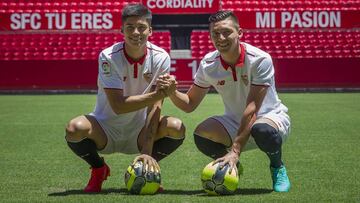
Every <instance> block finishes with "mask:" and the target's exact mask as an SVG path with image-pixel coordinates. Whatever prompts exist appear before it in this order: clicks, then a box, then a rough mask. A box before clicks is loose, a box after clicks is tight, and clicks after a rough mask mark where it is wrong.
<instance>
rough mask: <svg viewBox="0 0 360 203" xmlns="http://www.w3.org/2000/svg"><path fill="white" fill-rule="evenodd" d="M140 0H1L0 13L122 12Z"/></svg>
mask: <svg viewBox="0 0 360 203" xmlns="http://www.w3.org/2000/svg"><path fill="white" fill-rule="evenodd" d="M139 2H141V1H140V0H139V1H127V0H125V1H122V0H114V1H111V0H100V1H95V0H54V1H51V0H32V1H22V0H6V1H2V2H0V13H14V12H27V13H32V12H46V13H49V12H50V13H52V12H65V13H67V12H68V13H71V12H89V13H92V12H120V11H121V10H122V8H123V7H124V6H125V5H126V4H129V3H139Z"/></svg>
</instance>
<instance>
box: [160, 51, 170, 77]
mask: <svg viewBox="0 0 360 203" xmlns="http://www.w3.org/2000/svg"><path fill="white" fill-rule="evenodd" d="M159 65H160V67H159V68H160V70H159V75H164V74H166V73H168V74H169V73H170V67H171V60H170V56H169V55H168V54H166V55H163V57H162V60H161V61H160V63H159Z"/></svg>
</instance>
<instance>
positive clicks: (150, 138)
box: [141, 100, 162, 156]
mask: <svg viewBox="0 0 360 203" xmlns="http://www.w3.org/2000/svg"><path fill="white" fill-rule="evenodd" d="M161 107H162V100H160V101H157V102H155V104H154V105H153V106H152V107H151V109H149V111H148V115H147V118H146V123H145V142H144V146H143V147H142V150H141V153H142V154H147V155H150V156H151V154H152V150H153V145H154V140H155V136H156V135H157V133H158V127H159V120H160V114H161Z"/></svg>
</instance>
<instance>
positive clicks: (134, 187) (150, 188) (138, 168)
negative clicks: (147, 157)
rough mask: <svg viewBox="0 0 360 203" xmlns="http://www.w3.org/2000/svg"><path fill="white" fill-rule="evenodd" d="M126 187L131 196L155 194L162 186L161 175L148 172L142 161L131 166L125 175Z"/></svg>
mask: <svg viewBox="0 0 360 203" xmlns="http://www.w3.org/2000/svg"><path fill="white" fill-rule="evenodd" d="M124 179H125V185H126V188H127V189H128V191H129V192H130V193H131V194H139V195H152V194H155V193H156V192H157V191H158V189H159V187H160V184H161V176H160V173H155V172H152V171H146V170H145V168H144V164H143V162H142V161H137V162H136V163H135V164H132V165H130V166H129V167H128V168H127V170H126V173H125V178H124Z"/></svg>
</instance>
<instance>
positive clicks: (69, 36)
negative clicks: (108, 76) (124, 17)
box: [0, 31, 171, 60]
mask: <svg viewBox="0 0 360 203" xmlns="http://www.w3.org/2000/svg"><path fill="white" fill-rule="evenodd" d="M122 39H123V37H122V35H121V34H120V33H76V34H74V33H62V34H59V33H55V34H1V35H0V45H1V47H0V53H1V54H0V60H73V59H84V60H85V59H86V60H94V59H97V57H98V54H99V52H100V51H101V50H102V49H104V48H106V47H109V46H111V45H112V44H114V43H116V42H118V41H121V40H122ZM149 40H150V41H153V42H154V43H155V44H156V45H158V46H160V47H162V48H164V49H165V50H166V51H168V52H169V51H170V49H171V37H170V32H169V31H154V32H153V35H152V36H151V37H150V39H149Z"/></svg>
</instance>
